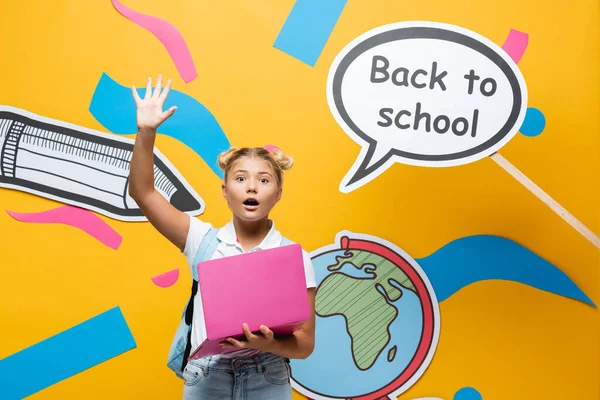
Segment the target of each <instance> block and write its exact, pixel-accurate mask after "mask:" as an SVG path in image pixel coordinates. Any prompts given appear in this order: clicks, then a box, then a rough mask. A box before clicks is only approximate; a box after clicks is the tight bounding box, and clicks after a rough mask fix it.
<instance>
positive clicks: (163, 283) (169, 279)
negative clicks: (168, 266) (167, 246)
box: [152, 269, 179, 288]
mask: <svg viewBox="0 0 600 400" xmlns="http://www.w3.org/2000/svg"><path fill="white" fill-rule="evenodd" d="M177 279H179V269H174V270H171V271H168V272H165V273H162V274H160V275H156V276H153V277H152V282H154V284H155V285H156V286H158V287H161V288H168V287H171V286H173V285H174V284H175V282H177Z"/></svg>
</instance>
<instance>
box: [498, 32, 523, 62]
mask: <svg viewBox="0 0 600 400" xmlns="http://www.w3.org/2000/svg"><path fill="white" fill-rule="evenodd" d="M528 43H529V35H528V34H526V33H525V32H519V31H517V30H514V29H511V30H510V32H509V33H508V37H507V38H506V40H505V41H504V44H503V45H502V49H503V50H504V51H506V52H507V53H508V55H509V56H510V58H512V59H513V61H514V62H515V63H519V61H521V57H523V54H525V50H527V45H528Z"/></svg>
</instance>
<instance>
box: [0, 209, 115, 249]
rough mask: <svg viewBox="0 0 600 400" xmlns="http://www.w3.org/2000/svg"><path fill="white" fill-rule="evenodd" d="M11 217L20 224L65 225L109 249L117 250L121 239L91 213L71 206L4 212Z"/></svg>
mask: <svg viewBox="0 0 600 400" xmlns="http://www.w3.org/2000/svg"><path fill="white" fill-rule="evenodd" d="M6 212H7V213H8V214H9V215H10V216H11V217H13V218H14V219H16V220H17V221H21V222H34V223H39V224H65V225H70V226H73V227H75V228H78V229H81V230H82V231H84V232H85V233H87V234H88V235H90V236H92V237H94V238H96V239H98V240H99V241H100V242H102V243H104V244H105V245H106V246H108V247H110V248H111V249H115V250H117V249H118V248H119V246H120V245H121V241H122V240H123V238H122V237H121V235H119V234H118V233H117V232H116V231H115V230H114V229H113V228H111V227H110V226H109V225H108V224H107V223H106V222H104V221H103V220H102V219H100V218H99V217H98V216H97V215H96V214H94V213H92V212H91V211H88V210H84V209H83V208H78V207H73V206H68V205H67V206H62V207H58V208H54V209H52V210H47V211H42V212H37V213H17V212H13V211H8V210H7V211H6Z"/></svg>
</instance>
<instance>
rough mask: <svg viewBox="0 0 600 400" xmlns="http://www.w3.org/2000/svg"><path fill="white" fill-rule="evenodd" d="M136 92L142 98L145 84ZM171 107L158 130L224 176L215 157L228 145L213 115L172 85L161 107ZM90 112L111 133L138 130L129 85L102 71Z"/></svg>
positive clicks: (126, 133)
mask: <svg viewBox="0 0 600 400" xmlns="http://www.w3.org/2000/svg"><path fill="white" fill-rule="evenodd" d="M137 91H138V94H139V95H140V97H142V98H143V97H144V93H145V92H146V87H145V86H144V87H143V88H141V89H137ZM171 106H177V111H175V114H173V115H172V116H171V117H170V118H169V119H167V120H166V121H165V122H164V123H163V124H162V125H161V126H160V127H159V132H158V133H160V134H163V135H168V136H170V137H172V138H174V139H177V140H179V141H180V142H182V143H183V144H185V145H186V146H188V147H189V148H190V149H192V150H193V151H195V152H196V154H198V155H199V156H200V157H202V159H203V160H204V162H205V163H206V164H207V165H208V166H209V167H210V168H211V169H212V170H213V172H214V173H215V174H217V176H219V177H220V178H221V179H223V177H224V174H223V171H221V169H220V168H219V164H218V163H217V157H218V156H219V154H220V153H221V152H223V151H225V150H228V149H229V148H230V147H231V145H230V144H229V140H228V139H227V136H225V133H224V132H223V129H221V126H220V125H219V123H218V122H217V120H216V118H215V117H214V116H213V114H212V113H211V112H210V111H209V110H208V109H207V108H206V107H204V106H203V105H202V104H201V103H200V102H198V100H196V99H194V98H193V97H191V96H188V95H187V94H184V93H182V92H180V91H177V90H175V89H172V88H171V90H170V92H169V97H167V100H166V101H165V103H164V105H163V107H164V109H165V110H167V109H169V108H170V107H171ZM89 111H90V113H91V114H92V115H93V116H94V118H96V120H97V121H98V122H99V123H101V124H102V125H103V126H104V127H105V128H106V129H108V130H109V131H111V132H113V133H116V134H125V135H128V134H134V133H136V132H137V124H136V118H135V101H134V100H133V96H132V95H131V86H128V87H125V86H123V85H120V84H119V83H117V82H115V81H114V80H113V79H112V78H110V77H109V76H108V75H107V74H105V73H103V74H102V76H101V77H100V80H99V81H98V85H97V86H96V90H95V92H94V95H93V97H92V100H91V103H90V107H89Z"/></svg>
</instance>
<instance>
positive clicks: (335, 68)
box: [327, 21, 527, 193]
mask: <svg viewBox="0 0 600 400" xmlns="http://www.w3.org/2000/svg"><path fill="white" fill-rule="evenodd" d="M327 100H328V103H329V107H330V109H331V112H332V113H333V116H334V117H335V119H336V121H337V123H338V124H339V125H340V126H341V127H342V128H343V130H344V131H345V132H346V134H347V135H348V136H350V138H352V139H353V140H354V141H356V142H357V143H358V144H360V145H361V146H362V150H361V151H360V154H359V156H358V158H357V160H356V161H355V163H354V164H353V166H352V168H351V169H350V171H349V172H348V174H347V175H346V176H345V177H344V179H343V180H342V182H341V183H340V191H342V192H344V193H348V192H350V191H352V190H355V189H357V188H358V187H360V186H362V185H364V184H366V183H367V182H369V181H371V180H372V179H374V178H376V177H377V176H379V175H380V174H381V173H383V172H384V171H385V170H386V169H387V168H389V167H390V166H391V165H392V164H393V163H394V162H400V163H404V164H410V165H416V166H424V167H450V166H456V165H462V164H467V163H471V162H474V161H477V160H480V159H481V158H483V157H486V156H489V155H491V154H493V153H495V152H496V151H498V149H500V148H501V147H502V146H504V145H505V144H506V143H507V142H508V141H509V140H510V139H512V137H513V136H514V135H515V134H516V133H517V132H518V130H519V128H520V126H521V124H522V122H523V119H524V118H525V112H526V111H527V87H526V85H525V80H524V79H523V76H522V75H521V72H520V71H519V68H518V67H517V65H516V64H515V62H514V61H513V60H512V59H511V58H510V56H509V55H508V54H507V53H506V52H505V51H504V50H502V48H501V47H499V46H497V45H496V44H495V43H493V42H491V41H490V40H488V39H486V38H485V37H483V36H481V35H479V34H477V33H474V32H472V31H469V30H467V29H464V28H461V27H458V26H455V25H448V24H442V23H435V22H426V21H417V22H400V23H394V24H389V25H384V26H381V27H378V28H375V29H373V30H371V31H368V32H366V33H364V34H362V35H361V36H359V37H357V38H356V39H354V40H353V41H352V42H350V43H349V44H348V45H346V47H344V49H342V51H341V52H340V53H339V54H338V56H337V57H336V58H335V60H334V62H333V64H332V66H331V68H330V70H329V76H328V80H327Z"/></svg>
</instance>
